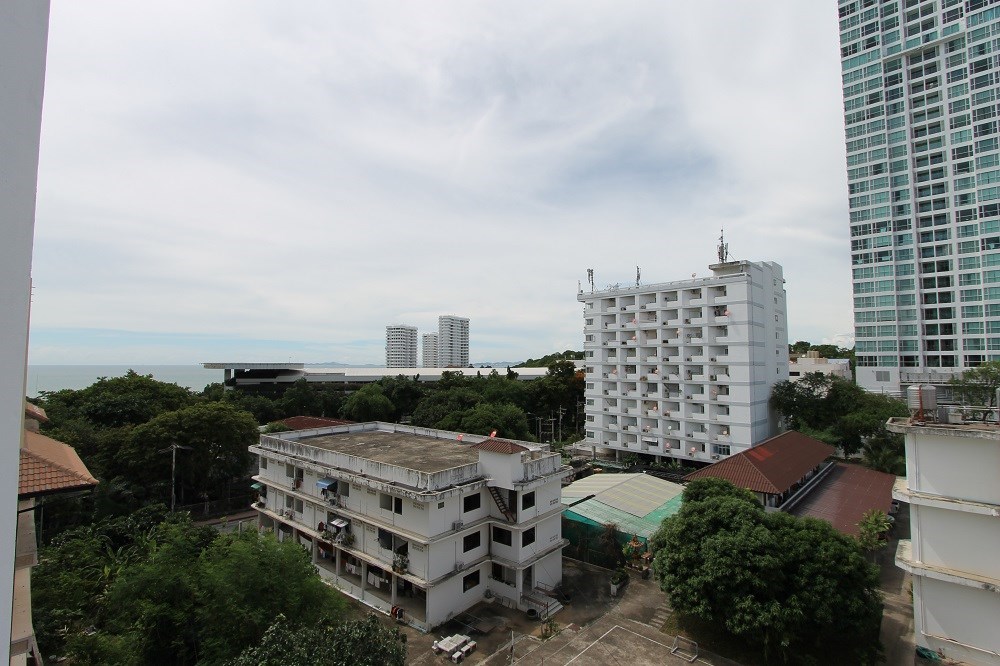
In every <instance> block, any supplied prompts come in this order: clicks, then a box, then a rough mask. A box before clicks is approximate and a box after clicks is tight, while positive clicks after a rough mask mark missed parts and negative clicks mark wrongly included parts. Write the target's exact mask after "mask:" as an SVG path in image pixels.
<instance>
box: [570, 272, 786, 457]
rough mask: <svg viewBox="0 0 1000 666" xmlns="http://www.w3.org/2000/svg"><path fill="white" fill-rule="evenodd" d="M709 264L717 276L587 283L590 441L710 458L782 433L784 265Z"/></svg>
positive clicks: (619, 450) (621, 449)
mask: <svg viewBox="0 0 1000 666" xmlns="http://www.w3.org/2000/svg"><path fill="white" fill-rule="evenodd" d="M709 268H710V270H711V271H712V275H711V277H706V278H697V279H694V278H692V279H690V280H680V281H677V282H667V283H662V284H651V285H640V286H635V287H617V286H616V287H615V288H608V289H604V290H601V291H593V292H591V293H583V292H582V291H581V292H580V293H579V294H578V296H577V300H579V301H581V302H582V303H583V304H584V350H585V363H586V373H587V376H586V381H587V384H586V390H585V399H586V406H585V411H586V419H587V423H586V437H585V439H584V442H583V444H584V445H585V446H590V447H594V448H595V449H610V450H612V451H615V452H616V456H620V455H622V454H629V453H641V454H647V455H651V456H655V457H656V459H657V460H660V459H662V458H664V457H668V458H680V459H683V460H687V461H691V460H694V461H701V462H710V461H712V460H717V459H719V458H720V457H725V456H728V455H731V454H733V453H738V452H740V451H743V450H746V449H748V448H750V447H751V446H753V445H754V444H756V443H758V442H761V441H763V440H765V439H767V438H768V437H771V436H772V435H774V434H776V428H777V420H776V418H775V415H774V413H773V411H772V410H771V408H770V406H769V405H768V399H769V398H770V395H771V387H772V386H773V385H774V384H775V383H777V382H780V381H784V380H786V379H788V334H787V326H786V321H785V287H784V279H783V278H782V271H781V266H779V265H778V264H776V263H773V262H749V261H729V262H723V263H719V264H715V265H712V266H710V267H709Z"/></svg>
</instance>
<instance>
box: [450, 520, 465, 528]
mask: <svg viewBox="0 0 1000 666" xmlns="http://www.w3.org/2000/svg"><path fill="white" fill-rule="evenodd" d="M464 524H465V523H463V522H462V521H461V520H456V521H455V522H453V523H452V524H451V529H453V530H460V529H462V525H464Z"/></svg>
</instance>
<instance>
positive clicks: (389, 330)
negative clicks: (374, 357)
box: [385, 324, 417, 368]
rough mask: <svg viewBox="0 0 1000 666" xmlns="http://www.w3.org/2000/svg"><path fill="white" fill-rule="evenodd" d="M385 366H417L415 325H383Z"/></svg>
mask: <svg viewBox="0 0 1000 666" xmlns="http://www.w3.org/2000/svg"><path fill="white" fill-rule="evenodd" d="M385 367H387V368H415V367H417V327H416V326H406V325H404V324H397V325H391V326H386V327H385Z"/></svg>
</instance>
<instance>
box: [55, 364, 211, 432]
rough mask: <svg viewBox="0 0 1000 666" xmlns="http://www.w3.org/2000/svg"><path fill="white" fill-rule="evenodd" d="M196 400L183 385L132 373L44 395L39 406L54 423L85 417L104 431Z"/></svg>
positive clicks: (184, 405) (137, 423)
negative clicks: (85, 386)
mask: <svg viewBox="0 0 1000 666" xmlns="http://www.w3.org/2000/svg"><path fill="white" fill-rule="evenodd" d="M196 400H197V397H196V396H195V394H194V393H192V392H191V391H189V390H188V389H186V388H184V387H183V386H178V385H177V384H168V383H167V382H161V381H157V380H155V379H153V376H152V375H140V374H138V373H136V372H135V371H134V370H129V371H128V372H126V373H125V374H124V375H122V376H121V377H112V378H110V379H109V378H107V377H102V378H100V379H98V380H97V381H96V382H95V383H93V384H91V385H90V386H88V387H87V388H85V389H80V390H79V391H72V390H63V391H56V392H54V393H48V392H44V393H42V395H41V399H40V400H39V403H40V404H41V406H42V407H44V408H45V411H46V413H47V414H48V416H49V419H50V420H51V421H53V422H67V421H71V420H73V419H78V418H82V419H85V420H86V421H88V422H89V423H91V424H93V425H95V426H98V427H101V428H117V427H121V426H127V425H139V424H140V423H145V422H146V421H148V420H150V419H151V418H153V417H154V416H157V415H158V414H162V413H164V412H169V411H173V410H177V409H181V408H182V407H186V406H188V405H192V404H194V403H195V402H196Z"/></svg>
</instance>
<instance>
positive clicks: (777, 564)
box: [652, 480, 882, 664]
mask: <svg viewBox="0 0 1000 666" xmlns="http://www.w3.org/2000/svg"><path fill="white" fill-rule="evenodd" d="M704 481H709V480H704ZM713 481H716V482H715V483H712V484H707V483H703V482H702V480H699V481H695V482H693V483H691V484H690V485H689V486H688V488H687V489H686V490H685V496H684V503H683V505H682V508H681V510H680V512H678V513H677V514H676V515H675V516H673V517H670V518H667V519H666V520H664V522H663V525H662V526H661V528H660V529H659V531H658V532H657V534H656V535H654V537H653V539H652V543H653V545H654V546H655V547H656V549H657V550H656V555H655V558H654V564H653V566H654V569H655V571H656V573H657V576H658V577H659V580H660V586H661V588H662V589H663V590H664V592H666V593H667V594H668V595H669V597H670V601H671V605H672V606H673V607H674V609H675V610H676V611H678V612H679V613H682V614H685V615H691V616H694V617H698V618H700V619H702V620H706V621H709V622H712V623H715V624H717V625H718V626H722V627H724V628H725V630H726V631H727V632H729V633H730V634H732V635H733V636H735V637H737V638H739V639H741V640H744V641H746V642H747V643H748V644H752V645H756V646H757V648H758V649H760V650H761V651H762V653H763V654H764V657H765V659H772V658H774V657H780V658H782V659H787V658H788V657H789V656H790V655H792V654H798V655H799V656H804V655H808V654H819V653H821V652H822V650H823V649H824V646H825V645H827V644H829V643H831V642H833V641H836V642H837V643H838V644H839V645H848V646H850V647H851V649H852V653H851V654H849V655H845V659H844V661H845V663H856V664H870V663H876V662H877V660H878V658H879V656H880V646H879V642H878V633H879V626H880V623H881V617H882V601H881V598H880V597H879V594H878V591H877V588H878V570H877V569H876V568H875V567H874V566H872V565H870V564H869V563H867V562H866V561H865V559H864V556H863V554H862V551H861V549H860V548H859V546H858V544H857V542H856V541H855V540H854V539H851V538H850V537H846V536H844V535H842V534H840V533H838V532H837V531H836V530H834V529H833V528H832V527H831V526H830V525H829V524H827V523H825V522H823V521H818V520H811V519H799V518H795V517H793V516H790V515H788V514H785V513H781V512H776V513H767V512H765V511H764V509H763V507H761V505H760V504H759V503H758V502H757V501H756V500H754V499H753V498H752V497H751V496H748V495H747V493H746V492H745V491H742V490H739V489H736V488H732V489H726V488H724V487H723V486H722V485H721V484H720V483H718V482H717V481H718V480H713ZM723 483H724V482H723Z"/></svg>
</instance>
